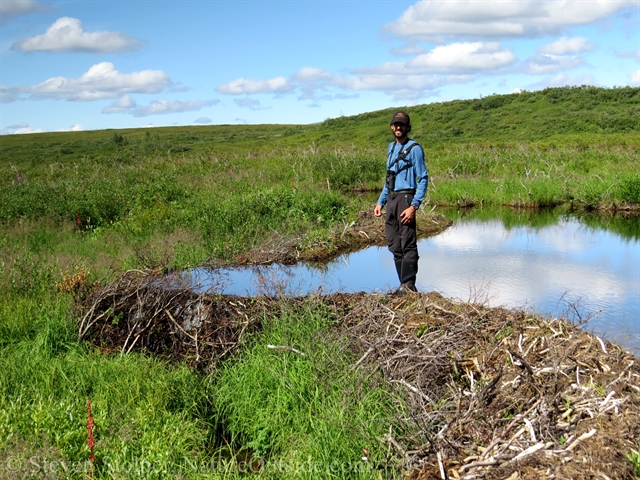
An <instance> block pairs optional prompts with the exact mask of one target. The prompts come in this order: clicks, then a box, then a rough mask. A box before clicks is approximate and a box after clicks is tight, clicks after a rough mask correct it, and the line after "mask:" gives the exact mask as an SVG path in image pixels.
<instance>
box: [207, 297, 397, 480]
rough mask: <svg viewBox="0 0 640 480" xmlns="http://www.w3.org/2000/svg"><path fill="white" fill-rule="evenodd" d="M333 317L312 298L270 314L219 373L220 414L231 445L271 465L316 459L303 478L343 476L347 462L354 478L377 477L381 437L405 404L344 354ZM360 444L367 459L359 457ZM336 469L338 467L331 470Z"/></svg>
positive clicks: (382, 456) (382, 459)
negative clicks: (314, 468)
mask: <svg viewBox="0 0 640 480" xmlns="http://www.w3.org/2000/svg"><path fill="white" fill-rule="evenodd" d="M331 324H332V322H331V318H330V317H328V316H327V315H326V313H325V312H323V308H322V306H321V305H313V300H311V301H310V302H309V303H308V304H307V305H305V306H304V307H303V308H302V309H299V308H294V307H293V306H289V307H286V306H285V308H284V309H283V312H282V313H281V314H280V315H278V316H277V317H273V318H267V319H265V322H264V324H263V329H264V331H263V333H262V334H260V335H259V336H257V337H256V338H255V339H254V340H253V341H252V342H251V343H250V344H249V345H248V346H247V347H246V349H245V352H244V354H243V355H242V356H241V357H240V358H239V359H238V360H237V361H231V362H229V364H228V365H227V366H226V367H225V368H223V369H222V370H221V372H220V374H219V376H217V379H216V382H215V385H214V387H213V397H214V398H216V399H217V403H218V408H219V409H220V412H219V416H218V417H217V418H218V420H219V421H220V422H221V423H222V428H223V429H224V431H225V432H226V433H227V435H228V436H229V439H230V443H231V444H232V445H235V446H244V447H246V448H248V449H250V450H251V451H252V452H253V454H255V455H256V456H258V457H261V458H262V459H263V460H264V461H265V462H266V463H267V464H271V465H280V464H282V465H288V466H290V467H292V466H295V465H302V464H304V462H306V461H308V460H309V459H311V461H312V463H313V464H314V465H316V466H317V468H318V469H319V470H320V471H321V473H318V474H317V475H314V474H311V475H309V476H307V477H306V478H328V477H333V478H344V476H343V475H340V469H342V468H353V472H350V473H352V474H351V475H347V476H349V477H350V478H359V477H362V478H372V476H374V477H375V476H376V475H374V470H375V469H377V468H379V466H380V465H383V464H384V462H385V453H386V450H385V448H383V447H384V446H383V444H382V442H380V440H379V439H380V438H381V437H382V436H383V434H384V433H385V432H386V431H388V429H389V426H390V425H394V426H395V424H396V423H397V421H396V420H395V415H401V411H402V403H401V402H400V401H399V400H398V399H396V398H394V397H393V396H392V395H391V394H390V393H389V391H388V390H387V389H386V387H384V385H383V382H382V381H381V378H379V377H378V375H373V376H372V377H371V376H370V377H368V379H367V380H365V379H364V378H363V374H362V371H359V370H357V371H353V370H351V366H352V365H353V364H354V363H355V362H356V361H357V358H354V356H353V355H349V354H348V353H345V352H348V350H349V349H348V345H346V344H345V339H344V338H343V339H336V338H333V336H332V334H330V330H331ZM268 345H273V346H286V347H291V348H294V349H296V350H297V352H296V351H291V350H282V349H281V350H278V349H270V348H268V347H267V346H268ZM299 352H301V353H299ZM363 448H365V449H367V450H368V451H369V458H368V462H363V461H362V460H361V457H362V456H363V453H362V452H363V451H362V449H363ZM332 468H337V469H338V471H337V474H336V475H326V473H327V471H329V472H330V471H331V469H332ZM360 470H362V472H361V473H362V475H356V473H358V472H359V471H360ZM284 473H287V472H284ZM299 475H300V472H299V473H298V475H296V474H295V473H294V472H289V474H279V475H275V476H274V478H299Z"/></svg>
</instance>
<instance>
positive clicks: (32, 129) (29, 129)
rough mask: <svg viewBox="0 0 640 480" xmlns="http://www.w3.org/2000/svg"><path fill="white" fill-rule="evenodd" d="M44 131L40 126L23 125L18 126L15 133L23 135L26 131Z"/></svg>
mask: <svg viewBox="0 0 640 480" xmlns="http://www.w3.org/2000/svg"><path fill="white" fill-rule="evenodd" d="M42 132H44V130H43V129H41V128H29V127H24V128H18V129H17V130H16V131H15V132H13V133H15V134H16V135H23V134H26V133H42Z"/></svg>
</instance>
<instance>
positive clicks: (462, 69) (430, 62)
mask: <svg viewBox="0 0 640 480" xmlns="http://www.w3.org/2000/svg"><path fill="white" fill-rule="evenodd" d="M515 61H516V56H515V55H514V54H513V52H512V51H510V50H506V49H504V48H503V47H502V46H501V45H500V44H499V43H498V42H489V43H482V42H474V43H452V44H450V45H444V46H439V47H436V48H434V49H433V50H431V51H430V52H428V53H425V54H422V55H418V56H417V57H415V58H414V59H412V60H411V61H410V62H408V63H407V64H406V68H407V69H408V70H409V71H412V72H424V73H444V74H465V73H475V72H480V71H483V70H487V71H488V70H496V69H498V68H502V67H506V66H508V65H510V64H512V63H513V62H515Z"/></svg>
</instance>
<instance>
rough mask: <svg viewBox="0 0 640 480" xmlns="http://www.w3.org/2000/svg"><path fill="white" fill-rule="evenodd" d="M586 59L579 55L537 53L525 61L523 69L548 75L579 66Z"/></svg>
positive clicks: (533, 73) (535, 73)
mask: <svg viewBox="0 0 640 480" xmlns="http://www.w3.org/2000/svg"><path fill="white" fill-rule="evenodd" d="M583 64H584V60H583V59H582V58H581V57H577V56H566V55H562V56H560V55H535V56H533V57H531V58H529V59H527V61H525V62H524V65H523V69H524V71H526V72H527V73H529V74H531V75H548V74H551V73H556V72H560V71H563V70H570V69H572V68H577V67H579V66H581V65H583Z"/></svg>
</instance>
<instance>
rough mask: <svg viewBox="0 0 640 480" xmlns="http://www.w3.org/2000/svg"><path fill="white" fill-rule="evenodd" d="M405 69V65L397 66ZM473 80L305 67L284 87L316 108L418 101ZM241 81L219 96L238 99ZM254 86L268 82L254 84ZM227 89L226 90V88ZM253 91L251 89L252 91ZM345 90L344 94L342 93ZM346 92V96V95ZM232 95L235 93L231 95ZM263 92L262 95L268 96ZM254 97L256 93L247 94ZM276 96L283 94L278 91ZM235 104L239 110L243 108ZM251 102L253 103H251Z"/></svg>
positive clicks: (382, 70) (381, 70) (387, 70)
mask: <svg viewBox="0 0 640 480" xmlns="http://www.w3.org/2000/svg"><path fill="white" fill-rule="evenodd" d="M398 65H404V64H398ZM471 80H473V77H471V76H469V75H446V76H445V75H421V74H410V72H409V73H408V72H399V71H398V70H396V69H394V68H390V67H388V65H386V66H381V67H378V68H374V69H369V70H367V71H364V70H363V71H356V72H354V73H353V74H351V75H349V74H347V75H342V76H340V75H334V74H332V73H330V72H327V71H325V70H321V69H318V68H312V67H305V68H303V69H301V70H300V71H299V72H297V73H295V74H293V75H291V77H290V78H289V79H285V78H282V84H283V85H286V86H287V90H286V91H287V92H293V91H298V93H299V94H298V99H300V100H310V101H312V103H311V106H314V105H317V103H316V102H317V101H318V100H335V99H344V98H353V97H354V96H357V94H356V93H355V92H359V91H381V92H384V93H386V94H388V95H391V96H392V97H393V98H394V99H417V98H421V97H426V96H430V95H431V94H430V93H429V91H430V90H434V89H436V88H439V87H442V86H444V85H447V84H451V83H465V82H469V81H471ZM240 81H244V79H238V80H234V81H232V82H229V83H227V84H225V85H223V86H220V87H218V88H216V90H217V91H219V92H220V93H226V94H227V95H239V94H241V93H242V92H243V90H242V89H241V88H226V87H227V86H229V85H236V86H239V85H240V84H241V82H240ZM252 82H254V84H256V85H257V84H263V82H266V81H260V80H253V81H252ZM223 87H225V88H223ZM250 90H252V89H250ZM340 90H342V91H340ZM345 91H347V92H345ZM229 92H233V93H229ZM269 92H270V91H261V92H259V93H269ZM246 93H255V92H246ZM273 93H280V92H279V91H275V92H273ZM243 101H245V100H240V102H241V103H238V102H236V103H237V104H238V105H240V106H248V105H243V104H242V102H243ZM250 102H252V100H250Z"/></svg>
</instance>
